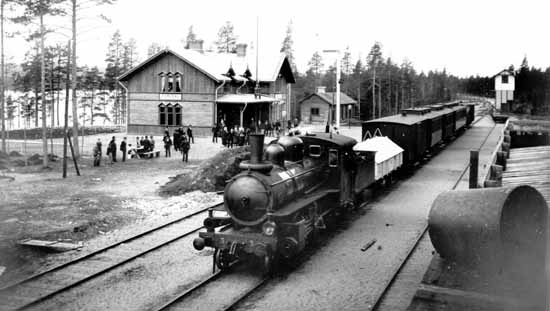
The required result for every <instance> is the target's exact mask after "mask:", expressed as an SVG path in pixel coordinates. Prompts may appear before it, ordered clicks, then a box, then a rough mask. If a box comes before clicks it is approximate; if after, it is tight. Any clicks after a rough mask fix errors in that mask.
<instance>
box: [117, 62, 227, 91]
mask: <svg viewBox="0 0 550 311" xmlns="http://www.w3.org/2000/svg"><path fill="white" fill-rule="evenodd" d="M168 71H170V72H172V73H174V72H176V71H179V72H181V73H182V74H183V78H182V92H184V93H214V91H215V89H216V83H215V81H214V80H212V79H211V78H209V77H208V76H206V75H205V74H203V73H202V72H200V71H199V70H197V69H196V68H194V67H192V66H191V65H189V64H187V63H185V62H183V61H182V60H180V59H179V58H177V57H176V56H174V55H171V54H165V55H164V56H161V57H160V58H159V59H157V60H156V61H154V62H152V63H150V64H149V65H147V66H145V67H144V68H143V69H142V70H141V71H139V72H138V73H136V74H135V75H134V76H133V77H131V79H130V80H129V81H128V90H129V91H130V92H151V93H158V92H159V91H160V77H159V75H158V74H159V73H160V72H168Z"/></svg>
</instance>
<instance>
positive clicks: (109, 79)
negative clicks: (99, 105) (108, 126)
mask: <svg viewBox="0 0 550 311" xmlns="http://www.w3.org/2000/svg"><path fill="white" fill-rule="evenodd" d="M123 53H124V47H123V45H122V37H121V35H120V32H119V31H118V30H117V31H116V32H115V33H114V34H113V36H112V37H111V41H110V42H109V46H108V50H107V57H106V59H105V61H106V62H107V68H106V69H105V75H104V76H105V86H106V88H107V89H108V90H109V91H114V97H113V100H114V106H113V113H114V116H113V118H114V122H115V124H119V123H121V122H122V121H123V119H122V118H121V115H120V112H121V109H120V108H121V107H120V96H119V86H118V83H117V80H116V78H117V77H118V76H120V75H121V74H122V73H123V71H124V68H123V64H122V61H123V59H122V57H123Z"/></svg>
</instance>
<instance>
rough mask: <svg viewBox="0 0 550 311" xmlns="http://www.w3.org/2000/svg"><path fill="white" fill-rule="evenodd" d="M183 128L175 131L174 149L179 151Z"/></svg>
mask: <svg viewBox="0 0 550 311" xmlns="http://www.w3.org/2000/svg"><path fill="white" fill-rule="evenodd" d="M181 132H182V130H181V127H180V128H178V129H176V130H175V131H174V140H173V143H174V150H175V151H178V150H179V148H180V137H181V134H180V133H181Z"/></svg>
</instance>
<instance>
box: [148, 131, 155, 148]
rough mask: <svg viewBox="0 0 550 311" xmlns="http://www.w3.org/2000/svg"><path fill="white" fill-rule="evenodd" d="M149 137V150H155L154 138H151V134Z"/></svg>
mask: <svg viewBox="0 0 550 311" xmlns="http://www.w3.org/2000/svg"><path fill="white" fill-rule="evenodd" d="M149 137H151V139H149V144H150V145H151V151H153V150H155V139H154V138H153V135H151V136H149Z"/></svg>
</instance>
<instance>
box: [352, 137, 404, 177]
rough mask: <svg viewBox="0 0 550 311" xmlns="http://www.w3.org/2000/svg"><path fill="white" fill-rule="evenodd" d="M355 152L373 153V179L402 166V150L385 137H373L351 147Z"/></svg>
mask: <svg viewBox="0 0 550 311" xmlns="http://www.w3.org/2000/svg"><path fill="white" fill-rule="evenodd" d="M353 151H356V152H374V153H375V155H374V163H375V166H374V179H375V180H379V179H381V178H383V177H384V176H386V175H388V174H389V173H391V172H393V171H395V170H396V169H397V168H399V167H400V166H401V165H403V148H401V147H399V146H398V145H397V144H396V143H394V142H393V141H392V140H391V139H389V138H388V137H386V136H375V137H372V138H368V139H366V140H365V141H362V142H360V143H357V144H356V145H355V146H353Z"/></svg>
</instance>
